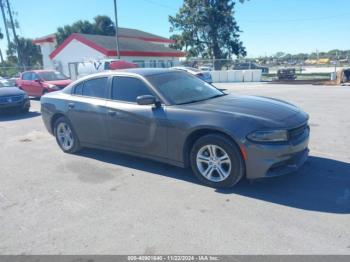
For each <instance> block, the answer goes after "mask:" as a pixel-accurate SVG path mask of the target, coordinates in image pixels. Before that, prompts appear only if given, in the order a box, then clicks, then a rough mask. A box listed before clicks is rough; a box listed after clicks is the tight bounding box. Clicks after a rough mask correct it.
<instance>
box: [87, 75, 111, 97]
mask: <svg viewBox="0 0 350 262" xmlns="http://www.w3.org/2000/svg"><path fill="white" fill-rule="evenodd" d="M107 83H108V78H107V77H102V78H96V79H92V80H87V81H85V83H84V87H83V96H91V97H100V98H107V89H108V85H107Z"/></svg>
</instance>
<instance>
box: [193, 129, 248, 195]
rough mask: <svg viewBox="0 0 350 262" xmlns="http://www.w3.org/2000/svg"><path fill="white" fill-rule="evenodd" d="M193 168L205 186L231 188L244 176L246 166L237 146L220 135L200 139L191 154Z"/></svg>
mask: <svg viewBox="0 0 350 262" xmlns="http://www.w3.org/2000/svg"><path fill="white" fill-rule="evenodd" d="M190 160H191V167H192V170H193V172H194V174H195V175H196V177H197V178H198V179H199V181H201V182H202V183H203V184H205V185H207V186H210V187H214V188H230V187H233V186H234V185H236V184H237V183H238V182H239V181H240V180H241V179H242V177H243V176H244V172H245V165H244V160H243V158H242V155H241V152H240V150H239V148H238V147H237V145H236V144H235V143H234V142H233V141H232V140H230V139H228V138H226V137H225V136H223V135H219V134H210V135H206V136H203V137H201V138H199V139H198V140H197V141H196V142H195V143H194V145H193V147H192V150H191V153H190Z"/></svg>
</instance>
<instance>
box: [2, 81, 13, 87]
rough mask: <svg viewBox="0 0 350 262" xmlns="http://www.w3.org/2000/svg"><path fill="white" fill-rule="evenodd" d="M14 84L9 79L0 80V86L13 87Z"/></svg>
mask: <svg viewBox="0 0 350 262" xmlns="http://www.w3.org/2000/svg"><path fill="white" fill-rule="evenodd" d="M12 86H13V85H12V84H11V83H10V82H9V81H7V80H0V88H1V87H12Z"/></svg>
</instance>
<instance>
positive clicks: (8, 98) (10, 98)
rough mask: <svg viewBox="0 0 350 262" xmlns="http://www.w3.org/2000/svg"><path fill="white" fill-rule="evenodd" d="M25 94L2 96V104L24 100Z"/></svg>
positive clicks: (0, 101)
mask: <svg viewBox="0 0 350 262" xmlns="http://www.w3.org/2000/svg"><path fill="white" fill-rule="evenodd" d="M23 98H24V96H23V95H17V96H2V97H0V104H9V103H17V102H21V101H22V100H23Z"/></svg>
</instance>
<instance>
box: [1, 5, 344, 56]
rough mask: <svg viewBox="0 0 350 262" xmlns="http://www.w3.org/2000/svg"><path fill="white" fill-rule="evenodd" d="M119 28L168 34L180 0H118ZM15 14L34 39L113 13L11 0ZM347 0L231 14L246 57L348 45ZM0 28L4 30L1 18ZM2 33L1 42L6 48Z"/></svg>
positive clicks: (248, 8)
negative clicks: (236, 23) (58, 29)
mask: <svg viewBox="0 0 350 262" xmlns="http://www.w3.org/2000/svg"><path fill="white" fill-rule="evenodd" d="M117 1H118V23H119V26H120V27H129V28H135V29H140V30H144V31H147V32H150V33H153V34H157V35H161V36H164V37H169V36H170V35H171V33H170V32H169V27H170V24H169V22H168V16H169V15H175V14H176V12H177V11H178V9H179V7H180V6H181V5H182V3H183V1H182V0H117ZM10 2H11V4H12V8H13V10H14V11H15V12H16V13H18V14H17V20H18V22H19V25H20V29H19V30H18V34H19V35H20V36H24V37H28V38H36V37H40V36H44V35H47V34H51V33H54V32H55V31H56V29H57V27H59V26H62V25H66V24H71V23H73V22H75V21H77V20H79V19H84V20H90V21H91V20H92V19H93V17H95V16H96V15H99V14H101V15H109V16H111V17H112V18H114V12H113V0H10ZM348 7H349V0H249V1H247V2H245V3H243V4H241V3H237V5H236V8H235V10H236V13H235V17H236V20H237V22H238V25H239V26H240V29H241V30H242V31H243V32H242V33H241V40H242V41H243V43H244V45H245V47H246V49H247V52H248V56H249V57H256V56H265V55H272V54H275V53H276V52H279V51H282V52H285V53H292V54H295V53H300V52H306V53H308V52H315V51H316V50H319V51H329V50H332V49H350V34H349V33H348V32H349V28H350V19H349V18H350V9H349V8H348ZM0 27H1V29H2V31H3V32H4V26H3V23H2V19H1V21H0ZM6 46H7V44H6V38H4V39H3V40H1V41H0V47H1V48H2V50H4V49H6Z"/></svg>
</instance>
